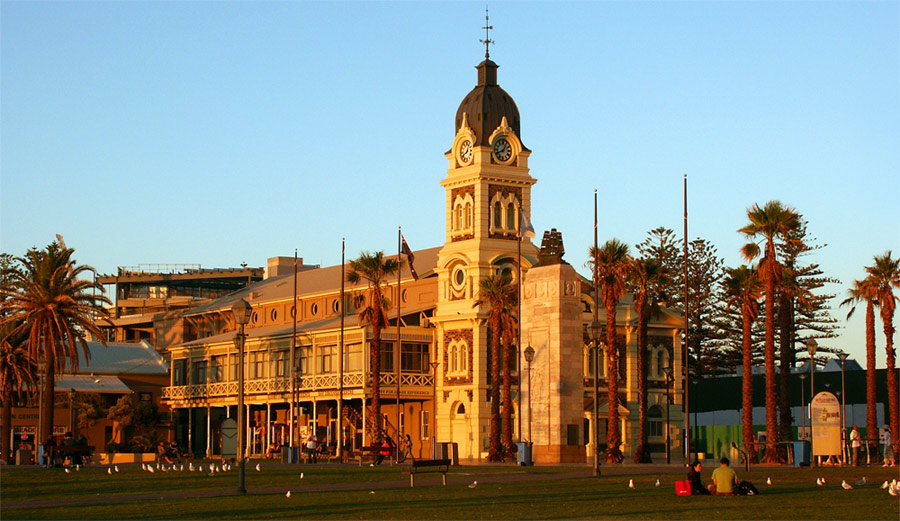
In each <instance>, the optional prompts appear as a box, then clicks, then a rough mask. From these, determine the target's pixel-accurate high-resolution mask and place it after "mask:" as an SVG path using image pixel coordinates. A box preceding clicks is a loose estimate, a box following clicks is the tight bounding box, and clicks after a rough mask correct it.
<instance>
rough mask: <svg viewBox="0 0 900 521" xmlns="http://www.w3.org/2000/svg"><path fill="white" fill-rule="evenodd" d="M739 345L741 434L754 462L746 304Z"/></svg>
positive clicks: (749, 325)
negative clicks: (742, 372) (742, 374)
mask: <svg viewBox="0 0 900 521" xmlns="http://www.w3.org/2000/svg"><path fill="white" fill-rule="evenodd" d="M741 322H742V326H743V327H742V331H741V346H742V348H743V355H744V360H743V365H744V376H743V378H742V382H741V391H742V393H743V396H742V399H743V401H742V404H741V424H742V430H741V436H742V437H743V439H744V447H745V448H746V450H747V457H748V458H749V459H750V461H751V462H753V463H756V458H757V450H756V437H755V436H754V435H753V341H752V338H751V328H752V327H753V316H752V315H751V312H750V308H749V306H747V305H746V304H745V305H744V306H742V309H741Z"/></svg>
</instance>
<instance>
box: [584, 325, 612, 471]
mask: <svg viewBox="0 0 900 521" xmlns="http://www.w3.org/2000/svg"><path fill="white" fill-rule="evenodd" d="M602 334H603V325H602V324H600V321H599V320H597V319H596V318H595V319H594V320H592V321H591V323H590V325H589V326H588V335H589V336H590V337H591V345H592V347H591V350H593V353H591V355H592V358H591V359H592V360H593V361H594V414H593V415H594V418H593V420H594V422H593V427H594V428H593V429H591V434H593V436H594V441H593V448H594V450H593V453H594V472H593V474H594V476H599V475H600V404H599V403H598V402H599V401H600V357H599V356H598V355H599V352H600V335H602ZM589 353H590V351H589ZM615 377H616V376H615V375H612V376H611V378H615Z"/></svg>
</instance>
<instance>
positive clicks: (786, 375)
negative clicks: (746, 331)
mask: <svg viewBox="0 0 900 521" xmlns="http://www.w3.org/2000/svg"><path fill="white" fill-rule="evenodd" d="M791 264H792V263H791V262H790V261H789V262H788V266H786V267H784V268H783V269H782V271H781V284H779V287H778V324H779V326H778V332H779V337H780V338H779V342H778V344H779V353H778V358H779V360H780V368H779V386H780V393H779V405H778V427H779V436H780V437H781V439H784V440H788V439H791V437H792V432H793V431H792V429H791V426H792V425H793V422H794V421H793V417H792V416H791V396H790V389H791V386H790V382H791V380H790V376H791V367H793V366H794V360H795V358H796V354H795V352H794V329H795V326H794V310H795V306H796V305H798V304H799V305H800V306H809V304H810V300H809V299H810V298H811V297H812V293H810V292H809V291H808V290H807V289H806V288H804V287H803V286H802V285H801V284H800V282H799V281H798V280H797V276H798V275H799V274H798V272H797V271H796V270H794V269H793V267H792V266H791Z"/></svg>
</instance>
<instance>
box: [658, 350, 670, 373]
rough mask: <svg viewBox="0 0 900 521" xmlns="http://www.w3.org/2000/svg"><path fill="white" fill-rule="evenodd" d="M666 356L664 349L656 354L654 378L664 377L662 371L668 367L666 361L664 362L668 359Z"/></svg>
mask: <svg viewBox="0 0 900 521" xmlns="http://www.w3.org/2000/svg"><path fill="white" fill-rule="evenodd" d="M666 355H667V353H666V350H665V349H660V350H659V351H657V352H656V376H658V377H660V378H665V377H666V373H665V372H664V371H663V369H665V368H666V367H668V365H669V364H668V361H667V360H666V358H668V357H667V356H666Z"/></svg>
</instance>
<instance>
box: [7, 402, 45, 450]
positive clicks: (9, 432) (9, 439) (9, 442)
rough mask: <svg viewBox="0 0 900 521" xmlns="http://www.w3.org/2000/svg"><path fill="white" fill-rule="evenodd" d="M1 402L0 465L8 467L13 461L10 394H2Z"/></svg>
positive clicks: (40, 441) (41, 441)
mask: <svg viewBox="0 0 900 521" xmlns="http://www.w3.org/2000/svg"><path fill="white" fill-rule="evenodd" d="M2 400H3V403H2V404H0V406H2V410H0V423H2V424H3V430H2V432H0V463H3V464H4V465H8V464H10V463H12V462H13V461H14V459H13V456H12V453H13V451H12V393H4V394H3V397H2ZM38 443H43V440H39V441H38Z"/></svg>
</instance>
